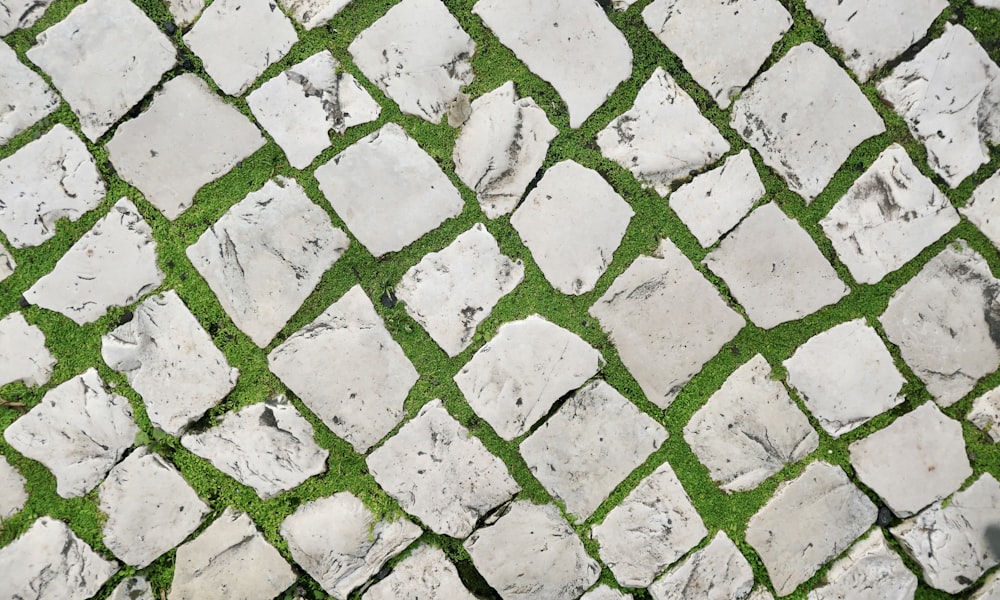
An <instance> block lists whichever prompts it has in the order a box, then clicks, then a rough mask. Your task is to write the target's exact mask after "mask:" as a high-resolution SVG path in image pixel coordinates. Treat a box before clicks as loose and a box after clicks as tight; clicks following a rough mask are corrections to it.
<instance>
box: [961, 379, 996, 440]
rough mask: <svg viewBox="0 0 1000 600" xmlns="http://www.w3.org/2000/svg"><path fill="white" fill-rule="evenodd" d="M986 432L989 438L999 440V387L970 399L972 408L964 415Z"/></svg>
mask: <svg viewBox="0 0 1000 600" xmlns="http://www.w3.org/2000/svg"><path fill="white" fill-rule="evenodd" d="M966 418H968V419H969V421H970V422H971V423H972V424H973V425H975V426H976V427H978V428H979V429H982V430H983V431H984V432H986V435H988V436H989V437H990V440H992V441H993V442H994V443H995V442H1000V388H993V389H992V390H990V391H988V392H986V393H985V394H983V395H982V396H979V397H978V398H976V399H975V400H973V401H972V410H970V411H969V414H968V416H967V417H966Z"/></svg>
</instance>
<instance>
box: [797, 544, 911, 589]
mask: <svg viewBox="0 0 1000 600" xmlns="http://www.w3.org/2000/svg"><path fill="white" fill-rule="evenodd" d="M824 579H825V583H823V584H821V585H820V586H819V587H816V588H815V589H813V590H812V591H811V592H809V596H808V600H845V599H847V598H850V599H851V600H913V596H914V594H915V593H916V591H917V576H916V575H914V574H913V573H912V572H911V571H910V570H909V569H908V568H906V565H905V564H903V561H902V560H901V559H900V558H899V555H898V554H896V553H895V552H893V551H892V549H891V548H889V546H888V544H886V542H885V536H883V535H882V530H881V529H877V528H876V529H875V530H874V531H873V532H872V533H871V534H870V535H869V536H868V537H866V538H865V539H863V540H861V541H860V542H858V543H857V544H855V545H854V547H852V548H851V550H850V551H849V552H848V553H847V554H845V555H844V556H843V558H841V559H839V560H838V561H837V562H835V563H833V566H831V567H830V570H829V571H827V572H826V576H825V578H824Z"/></svg>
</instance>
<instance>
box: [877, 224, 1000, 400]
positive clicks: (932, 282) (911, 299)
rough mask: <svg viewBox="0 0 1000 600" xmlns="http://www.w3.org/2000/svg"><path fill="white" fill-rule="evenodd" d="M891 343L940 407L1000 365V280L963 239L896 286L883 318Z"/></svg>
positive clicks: (961, 394)
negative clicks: (998, 325) (999, 330)
mask: <svg viewBox="0 0 1000 600" xmlns="http://www.w3.org/2000/svg"><path fill="white" fill-rule="evenodd" d="M879 321H881V322H882V327H883V328H884V329H885V333H886V336H888V338H889V341H891V342H892V343H894V344H896V345H897V346H899V351H900V354H902V355H903V360H904V361H906V364H907V365H909V366H910V368H911V369H913V372H914V373H915V374H916V375H917V377H919V378H920V379H921V380H922V381H923V382H924V383H925V384H927V389H928V391H930V393H931V394H933V395H934V399H935V400H936V401H937V403H938V404H940V405H941V406H951V405H952V404H954V403H955V402H957V401H958V400H960V399H961V398H962V397H963V396H965V394H967V393H969V392H970V391H972V388H973V387H975V385H976V382H977V381H978V380H979V378H980V377H982V376H984V375H986V374H988V373H992V372H993V371H994V370H996V368H997V366H998V365H1000V341H998V340H997V339H995V338H996V337H997V334H996V333H995V331H994V329H995V327H996V323H998V322H1000V281H998V280H997V279H996V278H994V277H993V275H992V273H991V272H990V267H989V265H988V264H986V260H985V259H983V257H982V256H980V255H979V254H978V253H977V252H976V251H974V250H972V249H970V248H969V247H968V245H967V244H966V243H965V242H964V241H961V240H960V241H959V242H957V243H956V244H952V245H951V246H949V247H947V248H945V249H944V250H943V251H941V253H940V254H938V255H937V256H936V257H934V258H932V259H931V260H930V262H928V263H927V264H926V265H925V266H924V268H923V269H921V271H920V272H919V273H917V275H916V277H914V278H913V279H911V280H910V281H908V282H907V283H906V284H905V285H903V286H902V287H901V288H899V289H898V290H896V293H895V294H893V296H892V298H891V299H890V300H889V307H888V308H887V309H886V311H885V312H884V313H882V316H881V317H879Z"/></svg>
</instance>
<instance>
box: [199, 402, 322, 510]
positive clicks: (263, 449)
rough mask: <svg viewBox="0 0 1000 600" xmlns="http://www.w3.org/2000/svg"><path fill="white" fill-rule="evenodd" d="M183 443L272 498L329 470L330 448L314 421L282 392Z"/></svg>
mask: <svg viewBox="0 0 1000 600" xmlns="http://www.w3.org/2000/svg"><path fill="white" fill-rule="evenodd" d="M181 444H182V445H183V446H184V447H185V448H187V449H188V450H190V451H191V452H193V453H195V454H197V455H198V456H200V457H202V458H204V459H205V460H207V461H209V462H211V463H212V464H213V465H214V466H215V468H217V469H219V470H220V471H222V472H223V473H225V474H226V475H229V476H230V477H232V478H233V479H235V480H236V481H239V482H240V483H242V484H244V485H248V486H250V487H252V488H253V489H254V491H256V492H257V495H258V496H260V498H261V500H267V499H268V498H273V497H275V496H277V495H278V494H280V493H282V492H287V491H288V490H290V489H292V488H294V487H296V486H298V485H299V484H301V483H302V482H304V481H305V480H306V479H309V478H310V477H312V476H313V475H319V474H320V473H323V472H324V471H326V459H327V457H328V456H329V455H330V453H329V452H328V451H326V450H324V449H323V448H320V447H319V445H317V444H316V441H315V440H314V439H313V428H312V425H310V424H309V421H306V419H305V418H304V417H303V416H302V415H300V414H299V411H297V410H296V409H295V407H294V406H293V405H292V404H291V403H289V402H288V400H286V399H285V398H284V397H283V396H278V397H276V398H271V399H269V400H267V401H265V402H258V403H257V404H251V405H250V406H247V407H245V408H242V409H240V410H238V411H236V412H234V413H228V414H226V415H224V416H223V417H222V418H221V419H219V421H218V424H217V425H215V426H214V427H212V428H210V429H207V430H205V431H203V432H201V433H188V434H187V435H185V436H184V437H182V438H181Z"/></svg>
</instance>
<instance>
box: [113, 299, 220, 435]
mask: <svg viewBox="0 0 1000 600" xmlns="http://www.w3.org/2000/svg"><path fill="white" fill-rule="evenodd" d="M101 356H102V358H104V362H105V363H107V365H108V366H109V367H111V368H112V369H114V370H116V371H120V372H122V373H124V374H125V377H126V378H127V379H128V383H129V385H130V386H131V387H132V389H134V390H135V391H137V392H139V395H140V396H142V402H143V404H144V405H145V407H146V414H147V416H149V420H150V421H152V423H153V425H156V426H157V427H159V428H160V429H162V430H164V431H166V432H167V433H169V434H171V435H178V434H180V432H181V431H182V430H184V429H185V428H186V427H187V426H188V425H190V424H191V423H192V422H194V421H196V420H197V419H199V418H201V416H202V415H203V414H205V411H207V410H208V409H210V408H212V407H213V406H215V405H216V404H218V403H219V401H220V400H222V398H224V397H225V396H226V394H228V393H229V392H230V391H231V390H232V389H233V387H234V386H235V385H236V379H237V377H239V374H240V372H239V370H237V369H236V368H234V367H230V366H229V363H228V362H227V361H226V357H225V355H223V354H222V352H220V351H219V349H218V348H216V347H215V344H213V343H212V338H211V337H209V335H208V333H207V332H206V331H205V330H204V329H203V328H202V326H201V324H200V323H199V322H198V319H196V318H195V316H194V315H192V314H191V311H190V310H188V308H187V306H185V305H184V302H183V301H182V300H181V299H180V298H179V297H178V296H177V292H175V291H173V290H169V291H167V292H165V293H163V294H160V295H158V296H150V297H149V298H146V300H144V301H143V302H142V303H141V304H139V306H138V307H136V309H135V312H134V314H133V317H132V320H131V321H129V322H128V323H125V324H124V325H122V326H120V327H118V328H117V329H114V330H112V331H111V332H110V333H108V334H107V335H105V336H103V337H102V338H101Z"/></svg>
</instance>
